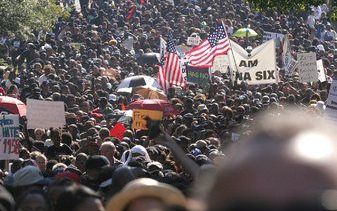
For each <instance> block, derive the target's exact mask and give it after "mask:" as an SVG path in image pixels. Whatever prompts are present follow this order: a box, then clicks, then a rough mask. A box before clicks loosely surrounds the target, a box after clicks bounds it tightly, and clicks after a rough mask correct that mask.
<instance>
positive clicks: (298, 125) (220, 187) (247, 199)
mask: <svg viewBox="0 0 337 211" xmlns="http://www.w3.org/2000/svg"><path fill="white" fill-rule="evenodd" d="M258 122H259V123H260V124H259V126H258V127H257V128H256V129H255V130H254V131H256V133H255V134H254V135H252V136H251V137H250V138H249V139H248V140H246V141H244V142H242V143H241V144H239V145H235V146H234V147H233V148H231V149H230V150H229V151H228V152H227V154H228V157H229V158H228V160H227V162H226V163H225V165H224V166H223V168H222V169H221V170H220V171H219V173H218V174H217V176H216V178H215V180H214V184H213V186H212V188H211V190H210V193H209V194H208V195H207V206H208V210H211V211H223V210H230V211H235V210H239V211H245V210H250V211H251V210H294V211H295V210H297V211H298V210H306V211H308V210H337V140H336V137H337V136H336V135H335V134H336V131H337V130H336V129H335V128H334V127H333V124H336V123H331V122H324V121H323V120H322V119H317V118H312V117H310V116H306V114H303V113H300V112H297V113H290V114H282V115H281V117H279V118H275V117H274V118H273V119H268V118H262V119H260V121H258Z"/></svg>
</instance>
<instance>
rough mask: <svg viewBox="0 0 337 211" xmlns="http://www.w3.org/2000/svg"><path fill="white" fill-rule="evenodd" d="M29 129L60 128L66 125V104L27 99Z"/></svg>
mask: <svg viewBox="0 0 337 211" xmlns="http://www.w3.org/2000/svg"><path fill="white" fill-rule="evenodd" d="M27 120H28V123H27V128H28V129H35V128H51V127H53V128H58V127H63V126H64V125H65V123H66V120H65V113H64V102H51V101H42V100H33V99H27Z"/></svg>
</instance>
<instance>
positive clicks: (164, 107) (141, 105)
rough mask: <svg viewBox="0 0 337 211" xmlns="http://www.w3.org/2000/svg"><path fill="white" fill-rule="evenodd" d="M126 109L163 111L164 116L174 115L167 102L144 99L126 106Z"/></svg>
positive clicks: (171, 107)
mask: <svg viewBox="0 0 337 211" xmlns="http://www.w3.org/2000/svg"><path fill="white" fill-rule="evenodd" d="M128 109H144V110H154V111H163V114H164V116H169V115H170V114H175V113H176V110H175V109H174V107H173V106H172V104H171V103H169V102H168V101H167V100H159V99H145V100H137V101H135V102H133V103H131V104H130V105H129V106H128Z"/></svg>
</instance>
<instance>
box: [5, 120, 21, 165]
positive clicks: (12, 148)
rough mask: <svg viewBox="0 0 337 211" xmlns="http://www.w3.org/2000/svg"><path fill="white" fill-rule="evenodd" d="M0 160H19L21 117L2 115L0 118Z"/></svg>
mask: <svg viewBox="0 0 337 211" xmlns="http://www.w3.org/2000/svg"><path fill="white" fill-rule="evenodd" d="M0 125H1V129H0V130H1V132H0V140H1V143H0V160H17V159H19V149H20V142H19V132H20V127H19V116H18V115H12V114H10V115H2V116H0Z"/></svg>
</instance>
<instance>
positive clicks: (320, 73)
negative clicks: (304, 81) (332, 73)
mask: <svg viewBox="0 0 337 211" xmlns="http://www.w3.org/2000/svg"><path fill="white" fill-rule="evenodd" d="M317 70H318V80H319V81H320V82H324V81H326V75H325V70H324V66H323V60H322V59H320V60H317Z"/></svg>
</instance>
